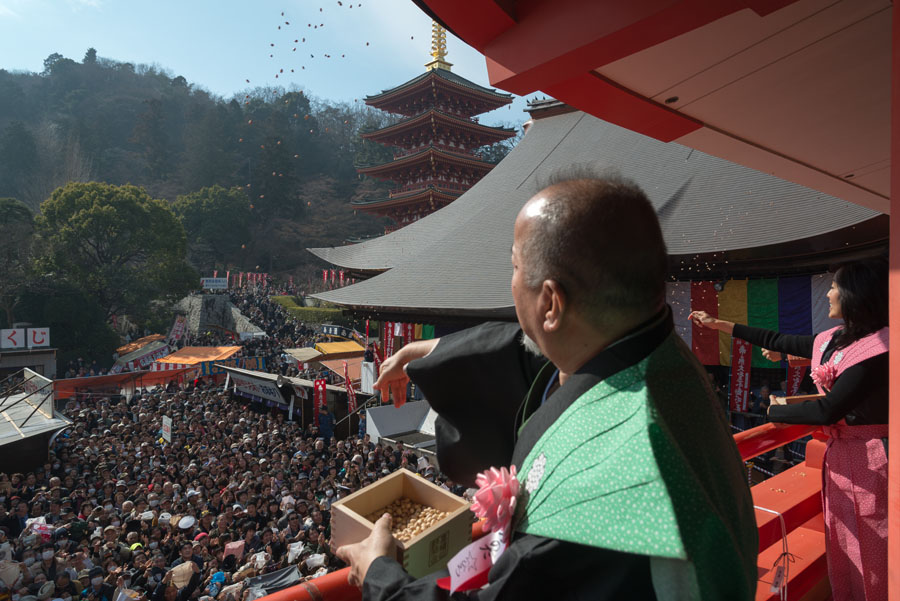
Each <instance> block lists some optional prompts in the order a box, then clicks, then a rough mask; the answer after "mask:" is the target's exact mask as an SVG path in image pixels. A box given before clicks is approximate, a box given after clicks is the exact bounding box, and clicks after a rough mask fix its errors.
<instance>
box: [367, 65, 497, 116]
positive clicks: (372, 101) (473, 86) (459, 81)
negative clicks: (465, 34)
mask: <svg viewBox="0 0 900 601" xmlns="http://www.w3.org/2000/svg"><path fill="white" fill-rule="evenodd" d="M432 77H433V78H434V79H435V80H436V81H439V82H441V83H446V84H448V85H450V86H451V87H454V88H456V89H458V90H459V91H462V92H469V93H472V94H473V95H475V96H478V97H481V98H482V99H484V100H486V101H488V102H490V103H494V104H497V107H501V106H504V105H506V104H509V103H510V102H512V100H513V96H512V94H505V93H502V92H498V91H496V90H494V89H493V88H485V87H484V86H480V85H478V84H477V83H474V82H472V81H469V80H468V79H466V78H465V77H461V76H459V75H457V74H455V73H453V72H452V71H448V70H446V69H431V70H429V71H426V72H425V73H422V74H421V75H419V76H417V77H414V78H413V79H410V80H409V81H407V82H405V83H402V84H400V85H398V86H395V87H393V88H388V89H387V90H383V91H382V92H381V93H380V94H375V95H374V96H366V97H365V98H364V99H363V100H364V101H365V103H366V104H367V105H369V106H373V107H375V108H380V107H379V105H381V104H385V103H388V102H390V101H391V100H393V99H394V98H397V97H399V96H400V95H401V94H403V93H404V92H409V91H411V90H413V89H415V88H416V87H417V86H419V85H422V86H423V87H425V86H427V85H428V84H427V83H426V82H427V81H428V80H429V79H431V78H432Z"/></svg>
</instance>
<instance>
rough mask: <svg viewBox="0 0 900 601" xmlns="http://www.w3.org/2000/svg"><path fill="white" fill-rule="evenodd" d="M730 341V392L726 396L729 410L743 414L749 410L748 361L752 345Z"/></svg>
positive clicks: (738, 340)
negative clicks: (729, 406)
mask: <svg viewBox="0 0 900 601" xmlns="http://www.w3.org/2000/svg"><path fill="white" fill-rule="evenodd" d="M732 340H733V341H732V344H731V390H730V394H729V395H728V396H729V401H730V405H731V410H732V411H737V412H742V413H743V412H746V411H748V410H749V408H750V361H751V357H752V355H751V352H752V350H753V345H752V344H750V343H749V342H747V341H746V340H741V339H740V338H737V337H735V338H733V339H732Z"/></svg>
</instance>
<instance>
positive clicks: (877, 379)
mask: <svg viewBox="0 0 900 601" xmlns="http://www.w3.org/2000/svg"><path fill="white" fill-rule="evenodd" d="M828 302H829V313H828V316H829V317H831V318H834V319H841V320H843V324H841V325H839V326H835V327H833V328H831V329H829V330H826V331H824V332H819V333H817V334H815V335H811V336H795V335H788V334H779V333H778V332H774V331H771V330H764V329H760V328H752V327H749V326H746V325H742V324H735V323H732V322H730V321H726V320H721V319H716V318H714V317H711V316H710V315H709V314H707V313H706V312H704V311H695V312H693V313H691V316H690V317H691V319H692V320H693V321H694V323H696V324H698V325H700V326H702V327H706V328H710V329H714V330H718V331H720V332H726V333H728V334H731V335H732V336H736V337H738V338H741V339H743V340H747V341H748V342H751V343H753V344H756V345H759V346H762V347H764V348H766V349H769V350H771V351H774V352H778V353H783V354H791V355H797V356H800V357H808V358H810V359H812V377H813V381H814V382H815V384H816V387H817V388H818V391H819V393H820V395H819V397H818V398H815V399H813V400H807V401H805V402H801V403H795V404H786V400H785V397H783V396H776V395H772V396H771V397H770V400H771V404H770V406H769V409H768V417H769V419H770V420H771V421H773V422H781V423H789V424H814V425H822V426H826V427H825V431H826V433H827V434H829V435H830V437H829V439H828V443H827V447H826V451H825V460H824V462H823V478H822V481H823V487H822V495H823V506H824V515H825V528H826V535H827V548H828V573H829V579H830V580H831V588H832V594H833V595H834V598H835V600H837V601H842V600H844V599H868V600H873V601H874V600H875V599H886V598H887V512H888V510H887V503H888V501H887V495H888V491H887V436H888V327H887V326H888V265H887V261H886V260H883V259H871V260H867V261H859V262H856V263H850V264H847V265H844V266H842V267H840V268H839V269H837V270H836V271H835V273H834V278H833V281H832V284H831V289H830V290H829V291H828ZM779 358H780V357H779Z"/></svg>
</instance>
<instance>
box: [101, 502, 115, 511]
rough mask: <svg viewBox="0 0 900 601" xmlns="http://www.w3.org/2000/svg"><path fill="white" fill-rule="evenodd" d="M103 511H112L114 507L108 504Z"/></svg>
mask: <svg viewBox="0 0 900 601" xmlns="http://www.w3.org/2000/svg"><path fill="white" fill-rule="evenodd" d="M103 509H105V510H106V511H112V509H113V506H112V505H110V504H109V503H107V504H106V505H104V506H103Z"/></svg>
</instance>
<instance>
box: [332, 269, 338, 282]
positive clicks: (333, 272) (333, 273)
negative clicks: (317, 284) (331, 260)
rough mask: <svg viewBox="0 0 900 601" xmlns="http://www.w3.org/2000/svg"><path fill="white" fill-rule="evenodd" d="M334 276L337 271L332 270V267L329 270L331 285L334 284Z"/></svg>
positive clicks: (335, 276)
mask: <svg viewBox="0 0 900 601" xmlns="http://www.w3.org/2000/svg"><path fill="white" fill-rule="evenodd" d="M336 278H337V271H336V270H334V269H332V270H331V285H332V286H334V281H335V279H336Z"/></svg>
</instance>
